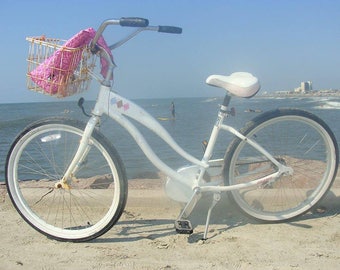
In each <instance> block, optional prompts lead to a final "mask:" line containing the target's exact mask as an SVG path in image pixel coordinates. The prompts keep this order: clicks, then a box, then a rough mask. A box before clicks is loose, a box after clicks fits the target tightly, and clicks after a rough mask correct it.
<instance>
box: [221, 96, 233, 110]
mask: <svg viewBox="0 0 340 270" xmlns="http://www.w3.org/2000/svg"><path fill="white" fill-rule="evenodd" d="M230 100H231V96H230V95H228V94H226V95H225V97H224V99H223V103H222V104H221V108H220V112H222V113H228V106H229V103H230Z"/></svg>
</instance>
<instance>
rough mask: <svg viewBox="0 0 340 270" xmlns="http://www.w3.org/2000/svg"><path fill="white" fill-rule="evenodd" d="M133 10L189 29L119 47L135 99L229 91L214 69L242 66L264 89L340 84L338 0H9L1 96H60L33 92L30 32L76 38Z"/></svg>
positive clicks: (123, 80) (4, 13)
mask: <svg viewBox="0 0 340 270" xmlns="http://www.w3.org/2000/svg"><path fill="white" fill-rule="evenodd" d="M124 16H125V17H128V16H131V17H132V16H135V17H145V18H147V19H149V21H150V25H176V26H180V27H183V34H182V35H169V34H162V33H156V32H146V33H142V34H141V35H139V36H137V38H135V39H134V40H132V41H131V42H130V43H128V44H127V45H126V46H125V47H122V48H119V49H117V50H116V51H115V52H114V57H115V61H116V64H117V65H118V68H117V69H116V71H115V87H114V88H115V90H118V92H120V93H121V94H123V95H126V96H127V97H129V98H150V97H155V98H158V97H171V98H172V97H191V96H217V95H219V96H221V95H223V90H219V89H215V88H212V87H209V86H206V85H205V79H206V77H207V76H209V75H211V74H230V73H232V72H234V71H248V72H251V73H253V74H254V75H255V76H257V77H258V78H259V79H260V81H261V84H262V91H277V90H292V89H294V88H295V87H298V86H299V85H300V82H301V81H308V80H310V81H312V82H313V87H314V89H325V88H335V89H338V88H340V1H337V0H334V1H331V0H319V1H317V0H300V1H299V0H295V1H293V0H283V1H280V0H248V1H246V0H205V1H198V0H197V1H194V0H190V1H189V0H187V1H186V0H167V1H160V0H159V1H156V0H153V1H151V0H123V1H122V0H119V1H117V0H105V1H104V0H95V1H89V0H81V1H76V0H67V1H64V0H58V1H48V0H44V1H42V0H40V1H39V0H29V1H27V0H25V1H24V0H22V1H15V0H2V1H1V7H0V24H1V28H0V34H1V43H0V52H1V59H2V65H1V67H0V74H1V75H0V76H1V81H0V86H1V90H0V103H7V102H29V101H42V100H46V101H51V100H53V99H52V98H50V97H46V96H43V95H40V94H36V93H33V92H31V91H28V90H26V75H25V73H26V55H27V51H28V44H27V42H26V40H25V37H26V36H39V35H42V34H45V35H46V36H48V37H55V38H63V39H68V38H70V37H71V36H73V35H74V34H75V33H77V32H78V31H79V30H81V29H84V28H88V27H94V28H97V27H98V26H99V25H100V23H101V22H102V21H103V20H105V19H109V18H120V17H124ZM130 32H131V29H128V28H122V27H119V26H112V27H110V28H109V29H108V31H106V32H105V33H104V37H105V38H106V40H107V41H108V43H110V44H111V43H113V42H114V41H115V40H116V39H117V38H119V37H122V36H123V35H124V34H125V33H126V34H128V33H130ZM95 85H96V83H92V88H93V86H95ZM85 97H87V98H92V99H93V98H94V97H95V91H94V90H91V91H89V92H87V93H86V94H85Z"/></svg>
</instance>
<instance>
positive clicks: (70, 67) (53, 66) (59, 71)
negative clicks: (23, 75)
mask: <svg viewBox="0 0 340 270" xmlns="http://www.w3.org/2000/svg"><path fill="white" fill-rule="evenodd" d="M95 35H96V31H95V30H94V29H93V28H88V29H85V30H82V31H80V32H79V33H77V34H76V35H75V36H73V37H72V38H71V39H69V40H68V41H66V43H65V44H64V45H63V47H68V48H81V47H83V46H85V45H87V44H89V43H90V41H91V40H92V39H93V38H94V36H95ZM98 44H99V45H100V46H101V47H103V48H104V49H105V50H106V51H107V52H108V53H109V54H110V56H111V59H112V60H113V57H112V54H111V50H110V49H109V47H108V46H107V44H106V42H105V40H104V38H103V37H102V36H101V37H100V38H99V40H98ZM73 57H74V56H73V52H70V51H65V50H63V49H59V50H57V51H56V52H55V53H54V54H53V55H52V56H50V57H49V58H47V59H46V60H45V61H44V62H42V63H41V64H40V65H39V66H38V67H37V68H36V69H34V70H33V71H32V72H30V74H29V75H30V76H31V79H32V80H33V81H34V82H35V83H36V84H37V85H38V86H39V87H41V88H43V89H44V90H45V91H46V92H47V93H50V94H56V93H57V91H58V87H59V85H61V84H62V83H65V80H66V78H67V77H68V76H70V75H72V73H73V72H74V70H75V69H76V68H77V66H78V64H79V62H80V60H81V54H78V55H77V57H76V59H73V61H72V58H73ZM100 62H101V67H102V68H101V74H102V75H103V76H106V73H107V71H108V67H109V63H108V62H107V61H106V59H105V58H103V57H102V58H101V59H100Z"/></svg>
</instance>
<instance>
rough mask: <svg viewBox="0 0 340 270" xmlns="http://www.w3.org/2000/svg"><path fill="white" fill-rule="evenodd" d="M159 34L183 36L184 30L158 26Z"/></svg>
mask: <svg viewBox="0 0 340 270" xmlns="http://www.w3.org/2000/svg"><path fill="white" fill-rule="evenodd" d="M158 32H162V33H171V34H182V28H180V27H176V26H158Z"/></svg>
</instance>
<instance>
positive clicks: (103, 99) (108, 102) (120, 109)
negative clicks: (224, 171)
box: [61, 85, 292, 192]
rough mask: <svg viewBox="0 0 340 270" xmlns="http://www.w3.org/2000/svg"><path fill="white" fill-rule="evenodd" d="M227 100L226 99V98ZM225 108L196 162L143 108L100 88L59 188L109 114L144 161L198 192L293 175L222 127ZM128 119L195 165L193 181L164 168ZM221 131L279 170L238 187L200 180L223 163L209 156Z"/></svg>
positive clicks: (75, 168)
mask: <svg viewBox="0 0 340 270" xmlns="http://www.w3.org/2000/svg"><path fill="white" fill-rule="evenodd" d="M225 100H226V99H225ZM229 100H230V98H228V99H227V101H225V103H226V102H227V103H229ZM227 105H228V104H224V105H221V109H220V111H219V113H218V118H217V121H216V123H215V125H214V127H213V130H212V132H211V136H210V139H209V142H208V146H207V149H206V151H205V153H204V156H203V158H202V160H198V159H196V158H195V157H193V156H192V155H190V154H188V153H187V152H186V151H185V150H183V149H182V148H181V147H180V146H179V145H178V144H177V143H176V142H175V141H174V139H173V138H172V137H171V136H170V134H169V133H168V132H167V131H166V130H165V128H164V127H163V126H162V125H161V124H160V123H159V122H158V121H157V120H156V119H154V118H153V117H152V116H151V115H150V114H149V113H147V112H146V111H145V110H144V109H142V108H141V107H140V106H138V105H137V104H135V103H133V102H132V101H130V100H128V99H126V98H124V97H122V96H120V95H118V94H117V93H115V92H113V91H111V90H110V87H108V86H105V85H101V87H100V90H99V95H98V98H97V101H96V104H95V106H94V109H93V111H92V117H91V118H90V120H89V121H88V124H87V126H86V129H85V131H84V135H83V139H82V141H81V142H80V146H79V148H78V151H77V153H76V155H75V157H74V159H73V162H72V163H71V164H70V166H69V168H68V170H67V171H66V173H65V176H64V177H63V179H62V180H61V182H62V185H63V186H64V187H67V186H68V185H67V179H70V177H72V176H73V175H75V172H76V171H77V168H78V166H77V164H80V163H81V161H82V159H83V158H84V157H85V156H86V153H87V151H88V150H89V148H90V137H91V134H92V131H93V129H94V128H95V127H96V126H97V125H98V124H99V123H100V117H101V116H102V115H103V114H106V115H108V116H109V117H110V118H112V119H113V120H114V121H116V122H117V123H119V124H120V125H121V126H122V127H123V128H124V129H126V130H127V131H128V132H129V133H130V135H131V136H132V137H133V139H134V140H135V141H136V143H137V144H138V146H139V147H140V148H141V150H142V151H143V152H144V154H145V155H146V156H147V158H148V159H149V160H150V161H151V162H152V163H153V164H154V165H155V166H156V167H157V168H158V169H159V170H160V171H162V172H164V173H165V174H166V175H167V176H168V177H170V178H172V179H174V180H176V181H179V182H181V183H182V184H185V185H188V181H190V180H191V181H193V183H192V185H191V188H192V189H193V190H194V189H197V188H199V189H200V191H202V192H208V191H209V192H225V191H230V190H235V189H241V188H246V187H249V186H254V185H257V184H262V183H266V182H269V181H271V180H272V179H275V178H277V177H279V176H280V175H282V174H284V173H288V174H290V173H292V170H291V168H288V167H286V166H284V165H282V164H280V163H279V162H278V161H277V160H276V159H275V158H274V157H273V156H272V155H271V154H269V153H268V152H267V151H266V150H265V149H263V148H262V147H261V146H260V145H258V144H257V143H256V142H255V141H254V140H252V139H250V138H247V137H245V136H244V135H242V134H241V133H240V132H238V131H237V130H236V129H234V128H232V127H231V126H228V125H225V124H223V121H224V118H225V116H227V115H228V112H227ZM129 118H131V119H134V120H135V121H137V122H139V123H141V124H142V125H144V126H145V127H146V128H148V129H150V130H151V131H153V132H154V133H155V134H156V135H157V136H159V137H160V138H161V139H163V140H164V142H166V143H167V144H168V145H169V146H170V147H171V148H172V149H173V150H174V151H175V152H177V153H178V154H179V155H180V156H182V157H183V158H185V159H186V160H188V161H189V162H191V163H192V164H193V165H197V168H198V170H197V176H196V179H187V178H186V177H184V176H183V175H181V174H180V173H179V172H177V171H175V170H173V169H172V168H170V167H169V166H168V165H166V164H165V163H164V162H163V161H162V160H161V159H160V158H159V157H158V156H157V155H156V154H155V152H154V151H153V150H152V148H151V147H150V145H149V144H148V142H147V141H146V140H145V138H144V137H143V135H142V134H141V133H140V131H139V130H138V129H137V128H136V126H135V125H134V124H133V123H132V122H131V121H130V120H129ZM220 130H224V131H227V132H229V133H232V134H233V135H235V136H237V137H238V138H240V139H241V140H243V141H245V142H246V143H248V144H250V145H251V146H252V147H254V148H255V149H256V150H257V151H259V152H260V153H262V154H263V156H265V157H267V158H268V159H269V160H270V161H271V162H273V164H275V165H276V166H277V168H278V171H277V172H275V173H273V174H270V175H268V176H265V177H262V178H259V179H254V180H253V181H251V182H249V183H246V184H237V185H232V186H220V184H222V182H223V180H220V181H214V182H213V183H211V182H209V183H205V182H204V181H202V179H203V175H204V173H205V171H206V169H208V168H209V166H210V165H209V164H211V163H214V162H215V163H216V162H222V160H210V157H211V156H212V153H213V150H214V146H215V142H216V140H217V138H218V135H219V132H220Z"/></svg>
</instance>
